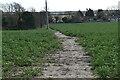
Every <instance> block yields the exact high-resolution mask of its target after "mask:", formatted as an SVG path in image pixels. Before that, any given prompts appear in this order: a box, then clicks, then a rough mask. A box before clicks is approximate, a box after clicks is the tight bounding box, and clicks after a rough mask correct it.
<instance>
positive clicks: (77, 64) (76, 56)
mask: <svg viewBox="0 0 120 80" xmlns="http://www.w3.org/2000/svg"><path fill="white" fill-rule="evenodd" d="M55 35H56V36H57V38H58V39H60V40H63V42H62V45H63V50H62V51H59V52H58V53H57V54H54V55H52V56H51V59H55V60H57V62H55V63H45V64H44V70H43V72H44V73H43V76H41V77H40V78H49V77H50V78H93V76H92V71H91V66H89V64H90V63H89V62H90V59H91V58H90V56H87V55H86V54H85V52H84V50H83V47H82V46H81V45H79V44H78V43H76V42H75V40H76V39H77V38H75V37H70V36H65V35H63V34H62V33H60V32H55ZM48 64H49V65H48Z"/></svg>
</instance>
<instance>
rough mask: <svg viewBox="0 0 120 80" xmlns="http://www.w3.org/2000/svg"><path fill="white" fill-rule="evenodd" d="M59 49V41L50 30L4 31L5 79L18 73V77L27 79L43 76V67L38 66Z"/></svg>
mask: <svg viewBox="0 0 120 80" xmlns="http://www.w3.org/2000/svg"><path fill="white" fill-rule="evenodd" d="M59 47H60V46H59V41H58V40H57V39H56V37H55V35H54V32H53V31H50V30H46V29H40V30H24V31H3V33H2V58H3V77H12V76H13V75H14V74H16V73H18V72H20V73H19V74H18V75H17V76H21V77H26V78H27V77H33V76H36V75H37V74H42V73H41V67H40V66H39V65H38V66H37V65H36V64H40V63H41V62H42V61H43V59H44V58H43V57H44V56H45V55H46V54H52V53H55V52H56V51H57V49H58V48H59ZM45 61H47V60H45ZM35 65H36V66H35Z"/></svg>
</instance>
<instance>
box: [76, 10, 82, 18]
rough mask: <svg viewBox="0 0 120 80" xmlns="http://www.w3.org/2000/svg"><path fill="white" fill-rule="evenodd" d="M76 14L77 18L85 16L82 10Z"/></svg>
mask: <svg viewBox="0 0 120 80" xmlns="http://www.w3.org/2000/svg"><path fill="white" fill-rule="evenodd" d="M76 14H77V16H80V17H83V16H84V15H83V13H82V11H80V10H79V11H78V12H77V13H76Z"/></svg>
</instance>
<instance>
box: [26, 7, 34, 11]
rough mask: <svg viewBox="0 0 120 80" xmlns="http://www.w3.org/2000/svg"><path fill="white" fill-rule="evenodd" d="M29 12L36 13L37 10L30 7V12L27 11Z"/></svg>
mask: <svg viewBox="0 0 120 80" xmlns="http://www.w3.org/2000/svg"><path fill="white" fill-rule="evenodd" d="M27 11H29V12H35V11H36V10H35V8H33V7H30V8H28V10H27Z"/></svg>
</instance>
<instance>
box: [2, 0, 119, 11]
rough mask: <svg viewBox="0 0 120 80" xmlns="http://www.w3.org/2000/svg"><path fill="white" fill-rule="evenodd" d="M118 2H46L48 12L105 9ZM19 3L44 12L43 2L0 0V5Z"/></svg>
mask: <svg viewBox="0 0 120 80" xmlns="http://www.w3.org/2000/svg"><path fill="white" fill-rule="evenodd" d="M119 1H120V0H48V8H49V11H78V10H81V11H83V10H86V8H91V9H94V10H97V9H104V10H105V9H107V8H108V7H110V6H114V5H118V2H119ZM11 2H17V3H20V4H21V5H22V6H23V7H25V8H29V7H34V8H35V9H36V10H37V11H41V10H44V6H45V0H0V3H2V4H4V3H11Z"/></svg>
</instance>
